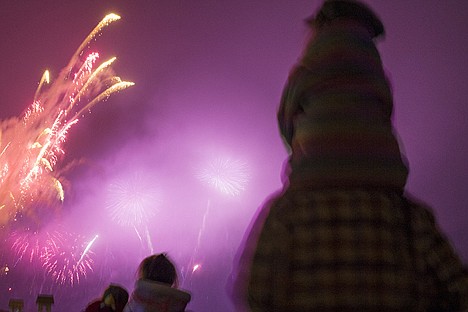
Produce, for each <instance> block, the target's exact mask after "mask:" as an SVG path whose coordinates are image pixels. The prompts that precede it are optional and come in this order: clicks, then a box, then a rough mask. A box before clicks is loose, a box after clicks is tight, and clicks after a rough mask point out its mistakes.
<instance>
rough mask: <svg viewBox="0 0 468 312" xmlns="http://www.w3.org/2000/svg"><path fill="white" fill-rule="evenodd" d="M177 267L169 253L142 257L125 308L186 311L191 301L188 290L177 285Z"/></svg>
mask: <svg viewBox="0 0 468 312" xmlns="http://www.w3.org/2000/svg"><path fill="white" fill-rule="evenodd" d="M177 280H178V279H177V271H176V268H175V266H174V264H173V263H172V262H171V261H170V260H169V259H168V257H167V256H166V254H164V253H162V254H155V255H151V256H149V257H146V258H145V259H143V261H142V262H141V263H140V266H139V267H138V279H137V281H136V284H135V289H134V290H133V293H132V295H131V297H130V300H129V302H128V304H127V305H126V306H125V309H124V312H183V311H185V307H186V306H187V304H188V303H189V302H190V299H191V295H190V294H189V293H188V292H185V291H182V290H179V289H177V286H178V285H177V284H178V281H177Z"/></svg>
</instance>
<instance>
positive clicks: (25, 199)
mask: <svg viewBox="0 0 468 312" xmlns="http://www.w3.org/2000/svg"><path fill="white" fill-rule="evenodd" d="M118 19H120V17H119V16H118V15H115V14H109V15H107V16H106V17H105V18H104V19H103V20H102V21H101V22H100V23H99V24H98V25H97V26H96V27H95V28H94V30H93V31H92V32H91V33H90V34H89V36H88V37H87V38H86V39H85V40H84V41H83V43H82V44H81V45H80V47H79V48H78V49H77V50H76V52H75V54H74V55H73V56H72V58H71V60H70V62H69V63H68V65H67V66H66V67H65V68H64V69H63V70H62V71H61V73H60V74H59V75H58V77H57V79H56V80H55V81H54V82H53V83H51V84H50V74H49V72H48V71H46V72H45V73H44V75H43V76H42V79H41V80H40V82H39V86H38V88H37V90H36V92H35V95H34V100H33V103H32V104H31V106H30V107H29V108H27V109H26V111H25V113H24V114H23V116H22V117H21V118H11V119H8V120H4V121H1V122H0V226H3V225H7V224H9V223H11V222H13V221H17V220H18V216H21V217H23V218H27V217H34V215H35V214H37V212H36V211H34V209H33V207H34V206H35V205H37V203H39V202H44V203H48V204H49V206H52V205H54V204H55V203H57V202H60V201H63V200H64V190H63V187H62V182H61V179H62V177H61V172H60V168H58V163H59V161H60V158H61V156H62V155H63V154H64V153H65V152H64V150H63V148H62V145H63V143H64V142H65V140H66V138H67V133H68V131H69V130H70V128H71V127H72V126H73V125H75V124H76V123H77V122H78V120H79V118H81V116H82V115H83V114H84V112H86V111H88V110H90V109H91V108H92V107H93V106H94V105H96V104H97V103H98V102H100V101H102V100H105V99H107V98H108V97H109V96H110V95H111V94H112V93H115V92H118V91H120V90H123V89H125V88H127V87H130V86H132V85H133V83H132V82H127V81H122V80H121V79H120V78H119V77H117V76H115V75H114V74H113V71H112V68H111V65H112V63H113V62H114V60H115V58H112V59H110V60H109V61H106V62H103V63H102V64H101V65H99V66H97V67H96V65H97V63H98V59H99V54H98V53H96V52H91V53H89V54H88V55H87V56H84V55H85V51H84V50H85V48H86V47H88V46H89V44H90V42H91V40H92V39H94V38H95V37H96V36H97V35H98V34H99V33H100V32H101V31H102V29H103V28H104V27H106V26H108V25H109V24H110V23H112V22H114V21H116V20H118Z"/></svg>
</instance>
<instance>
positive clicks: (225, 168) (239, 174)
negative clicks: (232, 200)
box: [196, 157, 250, 196]
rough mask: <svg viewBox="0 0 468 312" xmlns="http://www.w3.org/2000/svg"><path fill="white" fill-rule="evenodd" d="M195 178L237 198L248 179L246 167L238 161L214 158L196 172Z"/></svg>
mask: <svg viewBox="0 0 468 312" xmlns="http://www.w3.org/2000/svg"><path fill="white" fill-rule="evenodd" d="M196 176H197V178H198V179H199V180H200V181H202V182H205V183H207V184H208V185H209V186H211V187H213V188H214V189H216V190H217V191H219V192H221V193H223V194H227V195H230V196H238V195H239V194H240V193H241V191H243V190H245V187H246V185H247V183H248V181H249V179H250V174H249V170H248V166H247V164H246V163H244V162H242V161H240V160H232V159H230V158H221V157H217V158H214V159H213V160H212V161H211V162H209V163H208V164H207V165H205V166H204V167H203V168H202V169H200V170H198V171H197V172H196Z"/></svg>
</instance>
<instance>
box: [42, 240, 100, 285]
mask: <svg viewBox="0 0 468 312" xmlns="http://www.w3.org/2000/svg"><path fill="white" fill-rule="evenodd" d="M97 237H98V236H97V235H96V236H95V237H94V238H93V239H92V240H90V241H87V240H86V239H85V238H84V237H83V236H81V235H76V234H71V233H63V234H62V235H61V236H60V238H58V239H49V240H47V243H46V245H45V247H44V249H43V252H42V254H41V260H42V266H43V268H44V269H45V271H46V273H47V274H48V275H49V276H50V277H51V278H52V279H53V280H54V281H55V282H57V283H59V284H61V285H67V284H69V285H74V284H77V283H79V282H80V281H81V279H83V278H86V277H87V275H88V272H90V271H93V263H94V260H93V255H94V253H93V251H92V250H91V246H92V244H93V243H94V241H95V240H96V239H97Z"/></svg>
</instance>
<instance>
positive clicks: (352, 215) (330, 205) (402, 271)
mask: <svg viewBox="0 0 468 312" xmlns="http://www.w3.org/2000/svg"><path fill="white" fill-rule="evenodd" d="M264 209H269V213H268V217H267V218H266V220H265V223H264V224H263V228H262V231H261V234H260V236H259V237H258V242H255V240H250V241H248V244H250V245H247V246H245V247H246V250H248V249H249V248H252V247H253V246H255V247H253V248H255V252H254V255H253V261H252V263H251V266H250V268H249V269H250V279H249V281H248V288H247V289H248V301H249V304H250V307H251V311H268V312H274V311H278V312H280V311H281V312H283V311H294V312H299V311H304V312H305V311H379V312H382V311H405V312H410V311H464V310H465V309H468V303H467V301H466V300H467V298H468V289H467V283H468V279H467V274H466V271H465V269H464V267H463V265H462V264H461V262H460V260H459V259H458V258H457V256H456V255H455V253H454V250H453V249H452V247H451V245H450V244H449V243H448V241H447V240H446V239H445V237H444V236H443V235H442V234H441V232H440V230H439V229H438V227H437V225H436V224H435V222H434V218H433V216H432V213H431V212H430V210H429V209H428V208H427V207H426V206H424V205H421V204H419V203H416V202H414V201H412V200H408V199H406V198H405V197H402V196H401V195H399V194H397V193H388V192H383V191H377V190H375V191H370V190H365V189H356V190H322V191H312V192H308V193H307V192H303V191H300V192H294V191H286V193H285V194H283V196H280V197H278V198H277V200H276V201H273V203H272V204H271V206H269V207H265V208H264ZM259 222H263V221H262V220H259ZM260 227H261V225H260ZM255 239H256V238H255Z"/></svg>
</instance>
